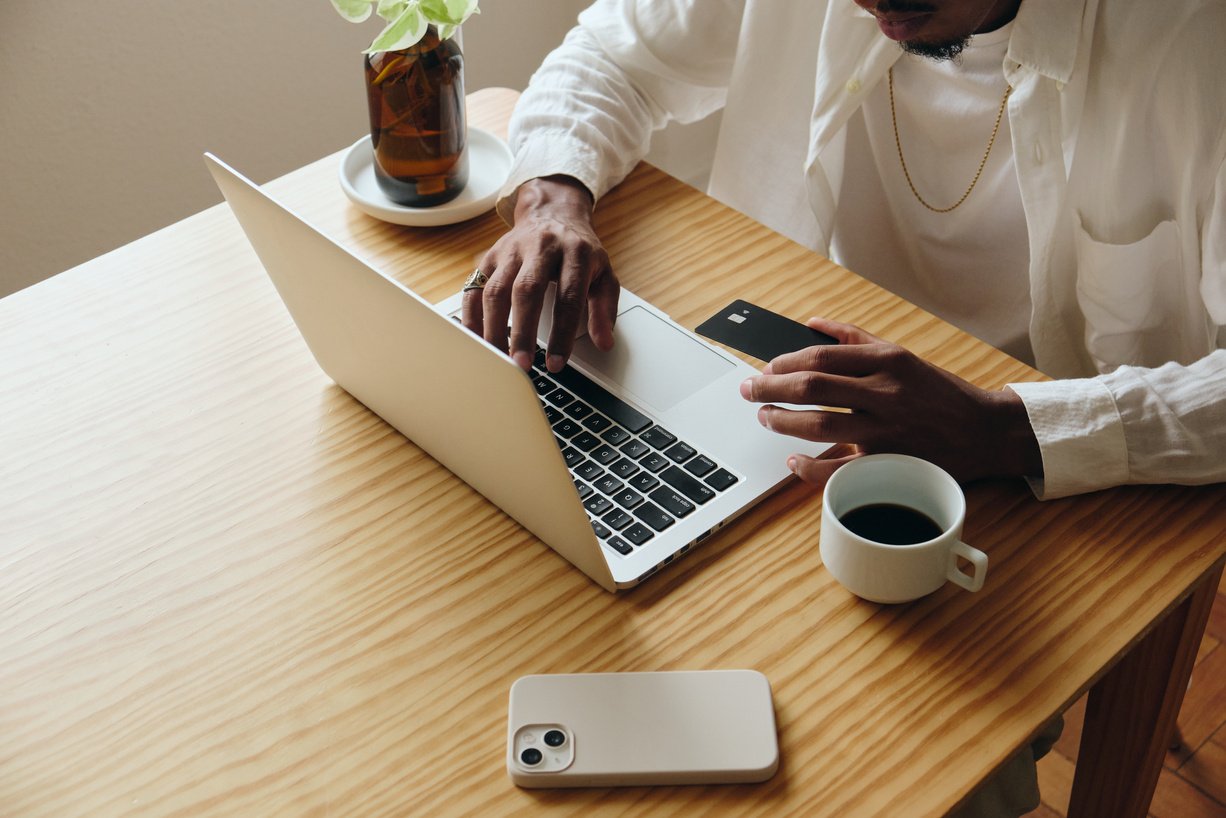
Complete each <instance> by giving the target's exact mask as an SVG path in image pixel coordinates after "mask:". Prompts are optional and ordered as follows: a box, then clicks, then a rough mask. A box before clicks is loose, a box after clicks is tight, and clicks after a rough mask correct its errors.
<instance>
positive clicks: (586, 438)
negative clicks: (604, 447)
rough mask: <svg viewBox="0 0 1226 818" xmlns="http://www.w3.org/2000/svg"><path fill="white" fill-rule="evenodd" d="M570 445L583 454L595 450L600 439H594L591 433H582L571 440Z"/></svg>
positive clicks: (594, 436)
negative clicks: (580, 450)
mask: <svg viewBox="0 0 1226 818" xmlns="http://www.w3.org/2000/svg"><path fill="white" fill-rule="evenodd" d="M570 445H572V446H574V447H575V448H576V449H582V450H583V451H585V452H590V451H591V450H592V449H595V448H596V447H597V446H599V445H600V438H598V437H596V435H594V434H592V433H591V432H587V431H584V432H580V433H579V434H577V435H575V436H574V437H573V438H571V440H570Z"/></svg>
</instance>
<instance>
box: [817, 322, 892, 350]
mask: <svg viewBox="0 0 1226 818" xmlns="http://www.w3.org/2000/svg"><path fill="white" fill-rule="evenodd" d="M805 326H807V327H809V328H810V329H815V330H817V331H818V332H824V333H826V334H827V335H829V336H831V337H833V338H834V339H836V340H837V341H838V342H839V343H840V344H881V343H885V341H883V340H882V339H881V338H878V337H877V336H876V335H873V334H872V333H871V332H868V331H867V330H863V329H860V328H859V327H857V326H856V325H855V324H845V323H843V322H842V321H832V320H830V319H829V318H820V317H814V318H810V319H809V320H808V321H805Z"/></svg>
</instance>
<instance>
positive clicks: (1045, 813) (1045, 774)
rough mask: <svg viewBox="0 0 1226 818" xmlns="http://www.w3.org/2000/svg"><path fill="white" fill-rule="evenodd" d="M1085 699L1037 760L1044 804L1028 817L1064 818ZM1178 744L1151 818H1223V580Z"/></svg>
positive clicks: (1225, 645) (1225, 637) (1225, 727)
mask: <svg viewBox="0 0 1226 818" xmlns="http://www.w3.org/2000/svg"><path fill="white" fill-rule="evenodd" d="M1085 705H1086V703H1085V699H1084V698H1082V699H1081V701H1079V702H1077V703H1076V704H1075V705H1073V707H1072V708H1071V709H1070V710H1069V711H1068V712H1067V713H1066V714H1065V716H1064V721H1065V726H1064V734H1063V735H1062V736H1061V737H1060V741H1059V742H1058V743H1057V744H1056V747H1055V749H1054V750H1053V751H1052V752H1051V753H1049V754H1048V755H1047V756H1046V757H1045V758H1044V759H1043V760H1041V761H1040V762H1039V789H1040V791H1041V792H1042V796H1043V805H1042V806H1041V807H1040V808H1039V809H1037V810H1035V811H1034V812H1032V813H1030V816H1029V818H1056V817H1057V816H1059V818H1064V815H1065V812H1066V810H1067V807H1068V800H1069V792H1070V789H1071V788H1072V784H1073V765H1074V763H1075V762H1076V760H1077V745H1078V743H1079V742H1080V741H1081V720H1082V717H1083V716H1084V715H1085ZM1179 731H1180V733H1181V734H1182V737H1183V742H1182V744H1181V746H1180V747H1179V748H1178V749H1176V750H1174V751H1172V752H1170V753H1167V756H1166V766H1165V767H1164V768H1163V770H1162V777H1161V778H1160V779H1159V780H1158V789H1157V792H1155V793H1154V800H1153V803H1152V804H1150V808H1149V814H1150V816H1152V818H1226V576H1224V577H1223V580H1222V583H1221V585H1219V586H1218V594H1217V600H1216V601H1215V602H1214V604H1213V611H1212V612H1211V613H1210V614H1209V624H1208V626H1207V627H1206V628H1205V638H1204V640H1203V641H1202V642H1201V646H1200V652H1199V653H1198V654H1197V656H1196V669H1195V670H1193V671H1192V684H1191V685H1190V686H1189V688H1188V694H1187V696H1186V697H1185V698H1184V701H1183V709H1182V710H1181V711H1180V713H1179Z"/></svg>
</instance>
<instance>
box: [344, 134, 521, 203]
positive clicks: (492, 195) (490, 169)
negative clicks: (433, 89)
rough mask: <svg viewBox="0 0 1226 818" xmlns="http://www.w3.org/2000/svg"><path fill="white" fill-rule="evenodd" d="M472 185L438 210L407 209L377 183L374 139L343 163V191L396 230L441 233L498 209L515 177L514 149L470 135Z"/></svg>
mask: <svg viewBox="0 0 1226 818" xmlns="http://www.w3.org/2000/svg"><path fill="white" fill-rule="evenodd" d="M467 150H468V184H467V185H466V186H465V188H464V190H463V192H461V193H460V195H459V196H457V197H455V198H454V199H452V200H451V201H450V202H446V203H444V204H441V205H437V206H435V207H405V206H404V205H400V204H396V203H395V202H393V201H392V200H391V199H389V198H387V196H385V195H384V194H383V191H382V190H380V189H379V184H378V182H376V181H375V168H374V162H375V153H374V150H373V149H372V148H371V146H370V136H369V135H367V136H364V137H362V138H361V139H359V140H358V141H357V142H354V143H353V145H351V146H350V148H349V150H347V151H345V155H344V156H343V157H342V158H341V166H340V178H341V190H343V191H345V195H346V196H348V197H349V200H350V201H351V202H353V203H354V204H355V205H357V206H358V209H360V210H361V211H362V212H364V213H366V214H368V215H370V216H374V217H375V218H376V219H382V220H383V221H385V222H391V223H392V224H407V225H411V226H414V227H435V226H437V225H441V224H455V223H456V222H462V221H464V220H465V219H471V218H473V217H475V216H480V215H481V214H482V213H485V212H486V211H488V210H489V209H490V208H491V207H493V206H494V202H495V201H497V199H498V191H499V190H500V189H501V188H502V183H503V182H505V181H506V180H507V174H508V173H510V172H511V149H510V148H508V147H507V143H505V142H503V141H502V140H501V139H499V138H498V137H496V136H494V135H493V134H492V133H490V132H489V131H483V130H481V129H480V128H469V129H468V148H467Z"/></svg>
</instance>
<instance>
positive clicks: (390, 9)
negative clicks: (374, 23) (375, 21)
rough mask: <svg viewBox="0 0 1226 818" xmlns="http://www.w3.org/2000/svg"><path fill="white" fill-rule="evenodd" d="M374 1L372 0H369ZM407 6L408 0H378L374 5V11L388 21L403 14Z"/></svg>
mask: <svg viewBox="0 0 1226 818" xmlns="http://www.w3.org/2000/svg"><path fill="white" fill-rule="evenodd" d="M370 2H372V3H373V2H374V0H370ZM408 6H409V0H379V4H378V5H377V6H376V7H375V13H376V14H378V15H379V16H380V17H382V18H383V19H384V20H387V21H388V22H392V21H394V20H395V19H396V18H397V17H399V16H400V15H402V14H404V11H405V9H406V8H408Z"/></svg>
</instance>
